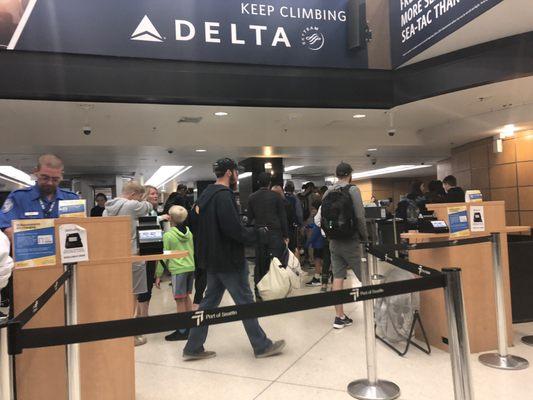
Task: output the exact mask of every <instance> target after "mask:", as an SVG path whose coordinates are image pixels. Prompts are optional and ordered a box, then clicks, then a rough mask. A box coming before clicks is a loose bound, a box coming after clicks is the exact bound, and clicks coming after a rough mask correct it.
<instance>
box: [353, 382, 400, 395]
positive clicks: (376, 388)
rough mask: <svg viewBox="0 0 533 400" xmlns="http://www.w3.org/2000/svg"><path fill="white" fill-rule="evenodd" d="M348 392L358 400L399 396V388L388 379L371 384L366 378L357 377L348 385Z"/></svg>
mask: <svg viewBox="0 0 533 400" xmlns="http://www.w3.org/2000/svg"><path fill="white" fill-rule="evenodd" d="M348 393H349V394H350V395H351V396H352V397H355V398H356V399H359V400H393V399H397V398H398V397H400V388H399V387H398V385H396V384H394V383H392V382H389V381H383V380H378V381H377V383H376V384H371V383H370V381H369V380H368V379H359V380H357V381H353V382H352V383H350V384H349V385H348Z"/></svg>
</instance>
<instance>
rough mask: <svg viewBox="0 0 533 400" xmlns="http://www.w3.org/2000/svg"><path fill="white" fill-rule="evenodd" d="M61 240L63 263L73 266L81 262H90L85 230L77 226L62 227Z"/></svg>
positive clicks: (65, 225)
mask: <svg viewBox="0 0 533 400" xmlns="http://www.w3.org/2000/svg"><path fill="white" fill-rule="evenodd" d="M59 240H60V247H61V263H63V264H72V263H77V262H80V261H89V247H88V243H87V231H86V230H85V228H82V227H81V226H78V225H75V224H64V225H60V226H59Z"/></svg>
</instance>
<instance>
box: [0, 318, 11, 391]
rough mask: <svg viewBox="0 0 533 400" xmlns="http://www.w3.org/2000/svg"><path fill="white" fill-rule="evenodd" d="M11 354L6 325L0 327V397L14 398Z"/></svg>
mask: <svg viewBox="0 0 533 400" xmlns="http://www.w3.org/2000/svg"><path fill="white" fill-rule="evenodd" d="M13 389H14V388H13V356H11V355H9V350H8V333H7V326H4V327H2V328H1V329H0V398H1V399H3V400H4V399H5V400H13V399H14V391H13Z"/></svg>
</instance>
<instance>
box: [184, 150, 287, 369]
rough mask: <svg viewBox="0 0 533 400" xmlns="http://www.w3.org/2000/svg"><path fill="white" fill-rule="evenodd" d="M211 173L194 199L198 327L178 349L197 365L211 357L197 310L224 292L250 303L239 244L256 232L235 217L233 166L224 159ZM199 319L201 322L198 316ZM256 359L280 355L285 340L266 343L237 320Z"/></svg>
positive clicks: (251, 325) (252, 323)
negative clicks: (203, 274)
mask: <svg viewBox="0 0 533 400" xmlns="http://www.w3.org/2000/svg"><path fill="white" fill-rule="evenodd" d="M213 171H214V172H215V175H216V177H217V181H216V182H215V184H213V185H210V186H208V187H207V188H206V189H205V190H204V192H203V193H202V195H201V196H200V198H199V199H198V202H197V205H198V232H197V234H196V236H195V238H194V240H195V241H197V242H198V247H197V249H198V265H197V266H196V267H197V268H203V269H205V270H206V271H207V290H206V292H205V296H204V299H203V300H202V302H201V303H200V307H199V311H197V314H198V318H197V321H198V328H194V329H191V331H190V334H189V339H188V341H187V344H186V345H185V348H184V349H183V358H184V359H185V360H201V359H207V358H212V357H215V356H216V353H215V352H214V351H206V350H205V349H204V346H203V345H204V343H205V341H206V339H207V331H208V327H207V326H202V322H201V319H202V317H204V312H203V310H210V309H213V308H216V307H218V306H219V304H220V301H221V300H222V296H223V295H224V292H225V291H226V289H227V290H228V292H229V293H230V295H231V297H232V298H233V301H234V302H235V304H237V305H240V304H248V303H253V301H254V299H253V294H252V291H251V290H250V284H249V281H248V276H249V273H248V266H247V264H246V259H245V257H244V245H245V244H248V243H250V244H251V243H253V242H255V237H256V233H255V231H254V230H253V229H252V228H245V227H244V226H243V225H242V224H241V221H240V218H239V214H238V212H237V204H236V202H235V197H234V193H233V190H234V189H235V188H236V186H237V180H238V177H239V171H238V165H237V163H236V162H235V161H233V160H231V159H229V158H223V159H220V160H218V161H217V162H216V163H215V164H214V166H213ZM200 316H202V317H200ZM242 323H243V325H244V329H245V330H246V333H247V335H248V339H249V340H250V343H251V344H252V347H253V350H254V354H255V357H256V358H264V357H268V356H273V355H276V354H279V353H281V351H282V350H283V348H284V347H285V341H284V340H279V341H276V342H274V343H273V342H272V341H271V340H270V339H268V338H267V336H266V334H265V332H264V331H263V329H261V327H260V326H259V322H258V321H257V318H253V319H247V320H243V321H242Z"/></svg>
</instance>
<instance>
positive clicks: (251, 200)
mask: <svg viewBox="0 0 533 400" xmlns="http://www.w3.org/2000/svg"><path fill="white" fill-rule="evenodd" d="M254 198H255V196H254V195H253V194H252V195H251V196H250V197H249V199H248V210H246V216H247V217H248V224H250V225H252V222H254V219H255V213H254V202H255V200H254Z"/></svg>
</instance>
